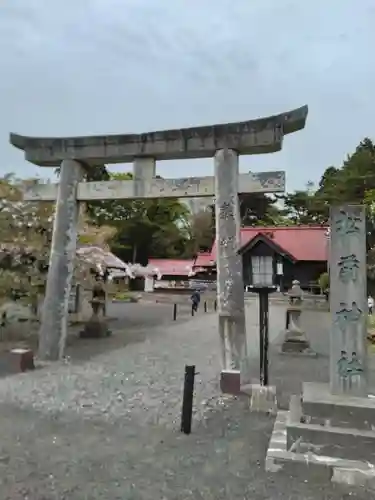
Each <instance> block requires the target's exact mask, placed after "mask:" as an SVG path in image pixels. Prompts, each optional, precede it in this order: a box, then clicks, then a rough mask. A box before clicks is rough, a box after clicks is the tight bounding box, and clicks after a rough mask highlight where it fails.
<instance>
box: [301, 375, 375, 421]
mask: <svg viewBox="0 0 375 500" xmlns="http://www.w3.org/2000/svg"><path fill="white" fill-rule="evenodd" d="M302 412H303V414H304V415H305V416H306V417H312V418H314V419H315V418H318V419H322V420H325V421H327V422H329V424H330V425H331V426H332V427H344V428H351V429H363V430H375V397H374V396H372V397H371V396H369V397H367V398H359V397H353V396H336V395H333V394H331V393H330V391H329V386H328V384H320V383H315V382H304V384H303V391H302Z"/></svg>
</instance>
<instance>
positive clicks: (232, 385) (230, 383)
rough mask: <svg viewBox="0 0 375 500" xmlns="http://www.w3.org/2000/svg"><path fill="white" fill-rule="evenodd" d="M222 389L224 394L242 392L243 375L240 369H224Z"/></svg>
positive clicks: (221, 379)
mask: <svg viewBox="0 0 375 500" xmlns="http://www.w3.org/2000/svg"><path fill="white" fill-rule="evenodd" d="M220 389H221V392H223V393H224V394H233V395H239V394H241V376H240V371H239V370H222V371H221V374H220Z"/></svg>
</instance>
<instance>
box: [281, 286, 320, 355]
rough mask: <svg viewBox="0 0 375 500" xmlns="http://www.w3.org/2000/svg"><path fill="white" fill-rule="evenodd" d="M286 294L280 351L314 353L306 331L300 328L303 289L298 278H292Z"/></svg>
mask: <svg viewBox="0 0 375 500" xmlns="http://www.w3.org/2000/svg"><path fill="white" fill-rule="evenodd" d="M288 296H289V306H288V308H287V310H286V330H285V336H284V341H283V343H282V346H281V352H282V353H293V354H308V355H314V354H315V353H314V352H313V351H312V350H311V349H310V342H309V340H308V338H307V336H306V332H305V331H304V330H303V328H302V323H301V317H302V304H303V291H302V288H301V286H300V282H299V281H298V280H293V282H292V288H291V289H290V290H289V292H288Z"/></svg>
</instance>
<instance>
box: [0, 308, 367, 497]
mask: <svg viewBox="0 0 375 500" xmlns="http://www.w3.org/2000/svg"><path fill="white" fill-rule="evenodd" d="M305 318H306V326H310V327H312V326H314V330H312V329H311V328H309V329H310V330H311V332H312V333H313V334H312V337H313V340H314V347H315V348H316V349H317V350H318V351H319V352H322V353H326V352H327V330H326V325H327V318H326V315H325V314H324V313H309V312H306V314H305ZM270 321H271V329H270V335H271V339H272V340H273V341H276V340H277V337H278V333H279V331H280V329H281V328H282V325H283V322H284V308H283V307H280V306H279V307H278V306H273V307H271V311H270ZM216 322H217V321H216V317H215V315H213V314H206V315H201V316H199V317H196V318H194V319H191V320H190V321H188V322H184V323H182V322H181V323H180V324H178V325H169V326H168V325H164V326H163V327H161V328H159V329H155V331H154V333H153V334H152V335H145V336H144V339H143V341H142V342H138V343H129V344H128V345H127V346H126V347H124V348H122V349H118V350H116V351H112V352H110V353H106V354H103V355H101V356H98V357H96V358H94V359H92V360H91V361H89V362H86V363H83V364H82V363H80V362H78V361H74V360H73V362H72V363H68V364H63V363H62V364H59V365H57V364H54V365H52V366H49V367H46V368H44V369H43V370H40V371H36V372H34V373H32V374H30V373H29V374H20V375H17V376H14V377H8V378H5V379H2V380H0V401H1V403H0V406H1V411H0V425H1V429H2V439H1V445H0V448H1V449H0V469H3V470H2V473H1V474H0V478H1V479H0V498H1V499H3V500H7V499H9V500H10V499H11V500H18V499H29V500H43V499H44V500H54V499H59V500H63V499H69V500H75V499H77V500H78V499H79V500H85V499H92V500H99V499H106V500H112V499H121V500H124V499H125V500H128V499H129V500H133V499H134V500H137V499H142V500H148V499H152V500H159V499H160V500H173V499H181V500H184V499H190V498H191V499H207V500H208V499H215V500H220V499H231V500H237V499H238V500H243V499H249V500H266V499H272V500H273V499H275V500H279V499H280V500H284V499H285V500H287V499H288V500H297V499H301V498H303V499H304V500H312V499H314V500H317V499H318V500H320V499H322V500H324V499H327V500H328V499H332V500H343V499H345V498H359V499H365V498H366V500H367V499H368V498H369V497H371V496H370V495H369V493H366V492H365V491H363V490H360V491H356V492H352V494H351V495H349V492H348V491H346V490H345V489H341V488H335V487H334V486H333V485H327V484H317V483H310V482H301V481H298V479H292V478H289V477H287V476H285V475H282V474H280V475H271V474H266V473H265V471H264V458H265V453H266V449H267V445H268V440H269V437H270V434H271V431H272V427H273V419H270V418H268V417H265V416H261V415H256V414H251V413H250V412H249V410H248V408H247V406H248V404H247V402H246V401H244V400H242V399H236V398H231V397H222V396H221V395H220V392H219V388H218V372H219V369H220V367H219V355H218V353H219V344H218V339H217V333H216ZM247 323H248V336H249V345H250V351H251V352H252V353H254V354H255V353H256V348H257V332H256V323H257V311H256V304H255V303H253V302H252V303H250V304H247ZM318 324H320V325H321V326H320V327H319V335H318V332H317V331H315V329H316V326H317V325H318ZM185 363H186V364H195V365H196V366H197V370H198V371H199V375H198V376H197V383H196V395H195V413H194V425H193V433H192V434H191V435H190V436H184V435H181V434H180V433H179V414H180V410H181V394H182V381H183V370H184V365H185ZM256 372H257V362H256V361H254V375H256ZM297 372H298V376H296V374H297ZM271 377H272V379H273V381H274V382H276V383H277V385H278V386H280V387H281V390H282V392H283V394H282V398H281V399H282V400H283V399H284V400H285V401H286V400H287V395H288V394H290V393H293V392H295V391H298V389H299V384H300V382H299V381H300V380H325V379H327V358H325V357H324V356H322V357H319V358H317V359H315V360H312V359H309V360H306V359H298V358H289V357H288V358H286V357H284V356H280V355H278V354H277V350H276V348H273V349H271Z"/></svg>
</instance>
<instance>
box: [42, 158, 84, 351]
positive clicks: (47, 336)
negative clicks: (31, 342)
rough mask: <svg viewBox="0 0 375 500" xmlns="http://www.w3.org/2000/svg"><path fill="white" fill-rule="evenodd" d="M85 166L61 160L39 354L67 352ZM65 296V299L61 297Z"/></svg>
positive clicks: (72, 161)
mask: <svg viewBox="0 0 375 500" xmlns="http://www.w3.org/2000/svg"><path fill="white" fill-rule="evenodd" d="M83 176H84V169H83V167H82V165H81V164H80V163H79V162H77V161H74V160H64V161H63V162H62V163H61V170H60V180H59V184H58V190H57V200H56V209H55V221H54V225H53V233H52V243H51V251H50V259H49V269H48V277H47V286H46V293H45V299H44V303H43V309H42V315H41V326H40V333H39V358H40V359H42V360H49V361H55V360H58V359H60V358H61V357H62V356H63V353H64V352H63V351H64V346H65V339H66V335H67V329H68V304H69V295H70V290H71V284H72V278H73V271H74V261H75V255H76V249H77V226H78V217H79V203H78V201H77V187H78V183H79V182H80V181H82V179H83ZM61 297H64V300H61Z"/></svg>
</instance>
